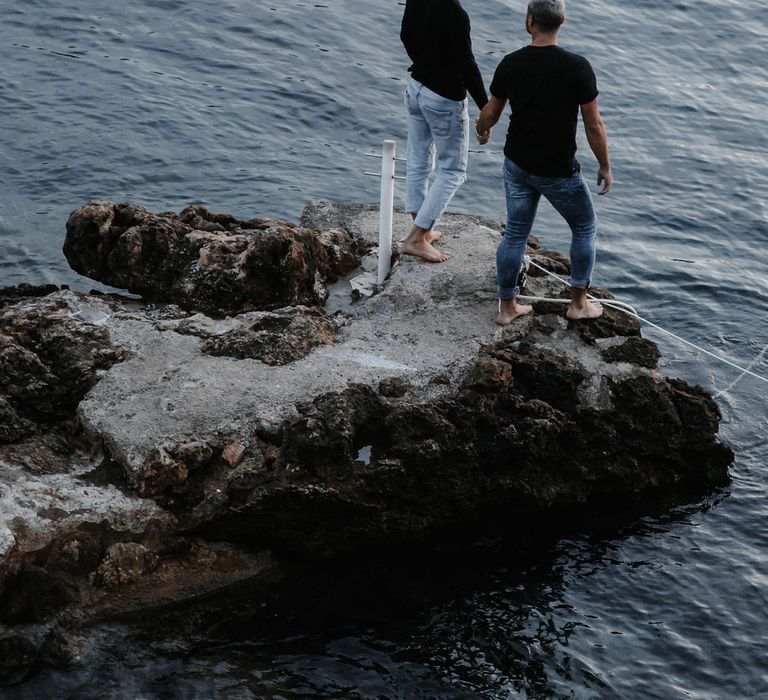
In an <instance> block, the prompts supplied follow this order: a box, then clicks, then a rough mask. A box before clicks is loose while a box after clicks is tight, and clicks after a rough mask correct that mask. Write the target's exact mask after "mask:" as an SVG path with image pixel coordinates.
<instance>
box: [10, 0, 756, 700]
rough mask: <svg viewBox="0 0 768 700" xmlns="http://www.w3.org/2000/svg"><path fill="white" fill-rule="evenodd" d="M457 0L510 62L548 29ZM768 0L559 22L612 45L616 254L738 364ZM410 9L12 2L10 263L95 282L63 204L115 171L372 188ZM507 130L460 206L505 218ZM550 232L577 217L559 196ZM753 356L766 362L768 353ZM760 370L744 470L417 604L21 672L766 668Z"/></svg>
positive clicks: (428, 683)
mask: <svg viewBox="0 0 768 700" xmlns="http://www.w3.org/2000/svg"><path fill="white" fill-rule="evenodd" d="M464 5H465V7H466V8H467V10H468V11H469V12H470V14H471V16H472V20H473V32H474V33H473V36H474V45H475V52H476V55H477V58H478V62H479V64H480V66H481V69H482V70H483V72H484V74H485V76H486V78H487V80H490V76H491V73H492V70H493V68H494V67H495V65H496V64H497V62H498V61H499V60H500V58H501V57H502V56H503V55H504V54H505V53H506V52H508V51H510V50H513V49H515V48H518V47H519V46H520V45H522V44H523V43H525V42H526V36H525V35H524V32H523V30H522V27H523V17H522V14H523V6H524V3H523V2H509V1H507V2H500V1H498V0H483V1H482V2H480V0H465V2H464ZM767 8H768V6H766V5H765V4H764V3H762V2H760V1H759V0H732V1H730V2H727V3H724V2H714V1H712V0H700V1H698V2H693V0H679V1H677V2H671V3H668V2H660V1H659V0H637V1H636V2H633V3H626V2H619V1H618V0H588V1H585V2H576V0H573V1H572V2H571V6H570V7H569V18H568V21H567V23H566V25H565V27H564V29H563V33H562V37H561V44H562V45H563V46H565V47H567V48H571V49H573V50H576V51H578V52H580V53H583V54H585V55H587V56H588V57H589V58H590V59H591V61H592V63H593V65H594V67H595V70H596V72H597V75H598V82H599V87H600V89H601V96H600V104H601V109H602V112H603V116H604V119H605V121H606V124H607V128H608V132H609V138H610V145H611V156H612V162H613V167H614V171H615V175H616V186H615V190H614V191H613V192H611V194H610V195H609V196H608V197H605V198H600V201H599V210H598V211H599V216H600V221H601V241H600V246H599V253H598V267H597V276H596V279H595V283H596V284H598V285H600V286H605V287H608V288H610V289H611V290H613V291H614V292H616V293H617V295H618V296H619V298H622V299H624V300H625V301H627V302H630V303H632V304H634V305H635V306H637V307H638V308H639V310H640V312H641V313H642V314H643V315H645V316H647V317H648V318H650V319H652V320H653V321H655V322H656V323H659V324H661V325H662V326H663V327H665V328H668V329H671V330H674V331H675V332H676V333H678V334H680V335H681V336H684V337H685V338H687V339H689V340H691V341H693V342H695V343H697V344H699V345H702V346H705V347H707V348H710V349H712V350H714V351H716V352H719V353H723V354H725V355H726V356H728V357H730V358H731V359H732V360H733V361H735V362H737V363H741V364H746V363H748V362H750V361H751V360H752V359H753V358H755V357H756V356H757V355H758V353H760V351H761V350H762V349H763V348H764V347H765V346H766V344H767V343H768V322H767V320H766V319H768V282H767V281H766V269H767V267H768V208H767V205H766V204H765V201H766V194H767V192H766V189H767V187H768V185H767V184H766V183H768V9H767ZM401 12H402V5H400V4H398V3H394V2H374V1H373V0H330V1H328V2H326V3H311V2H296V1H295V0H281V2H279V3H278V2H271V3H270V2H262V1H261V0H220V2H218V3H210V2H202V1H201V0H186V1H184V2H182V1H180V0H179V1H176V0H135V1H134V2H131V3H113V2H109V3H105V2H96V0H82V1H79V2H78V1H77V0H73V1H72V2H68V3H66V4H64V3H60V2H54V1H53V0H24V2H15V3H11V2H10V0H7V1H4V2H2V22H0V286H4V285H6V284H14V283H18V282H21V281H28V282H43V281H51V282H55V283H69V284H71V285H73V286H74V287H76V288H78V289H89V288H91V287H92V286H93V284H91V283H90V282H89V281H88V280H84V279H82V278H79V277H78V276H77V275H75V274H74V273H72V272H71V271H69V269H68V267H67V265H66V262H65V261H64V258H63V256H62V254H61V252H60V250H61V244H62V241H63V232H64V223H65V221H66V218H67V215H68V213H69V212H70V211H71V210H72V209H73V208H75V207H77V206H79V205H81V204H82V203H84V202H85V201H87V200H90V199H93V198H103V199H109V200H125V199H130V200H133V201H136V202H138V203H140V204H143V205H144V206H146V207H148V208H150V209H153V210H167V209H176V210H178V209H181V208H182V207H184V206H186V205H188V204H189V203H190V202H201V203H203V204H205V205H207V206H209V207H211V208H212V209H214V210H217V211H231V212H232V213H234V214H236V215H239V216H242V217H250V216H278V217H284V218H288V219H294V220H295V219H297V218H298V216H299V215H300V212H301V209H302V207H303V206H304V204H305V202H306V201H307V200H310V199H332V200H343V201H363V202H368V201H374V200H376V198H377V193H378V183H377V181H376V180H375V179H373V178H366V177H364V176H362V175H361V172H362V171H363V170H365V169H371V163H372V161H370V160H369V159H367V158H365V157H364V155H363V154H364V153H366V152H368V151H370V150H374V149H376V148H377V147H378V145H379V144H380V142H381V141H382V140H383V139H384V138H395V139H397V140H398V143H399V144H400V146H401V147H402V146H403V145H404V136H405V120H404V117H403V113H402V109H401V92H402V89H403V85H404V82H403V80H404V76H405V67H406V61H405V57H404V53H403V51H402V50H401V47H400V45H399V41H398V36H397V35H398V29H399V21H400V15H401ZM501 131H502V129H499V130H498V132H497V133H496V134H495V135H494V140H493V142H492V145H491V146H490V147H489V148H487V149H485V150H482V151H480V149H479V148H478V149H477V152H473V154H472V157H471V163H470V173H469V174H470V179H469V180H468V182H467V183H466V184H465V185H464V186H463V188H462V189H461V191H460V193H459V194H458V196H457V197H456V198H455V200H454V202H453V208H454V209H457V210H464V211H470V212H473V213H476V214H480V215H485V216H490V217H495V218H498V219H501V218H502V217H503V206H504V203H503V193H502V188H501V183H500V174H499V173H500V163H501V155H500V145H501V143H502V140H503V139H502V134H501ZM580 144H581V149H582V151H583V153H582V162H583V165H584V170H585V172H586V174H587V175H588V176H589V177H590V178H593V177H594V173H595V166H594V163H593V162H592V161H591V157H590V156H589V155H588V149H586V142H585V140H584V139H583V137H582V136H580ZM473 150H474V149H473ZM373 162H374V163H375V161H373ZM374 169H375V168H374ZM536 233H537V234H538V235H539V236H540V237H541V238H542V240H543V243H544V244H545V245H546V246H547V247H556V248H560V249H565V248H566V246H567V241H568V233H567V230H565V228H564V226H563V224H562V222H560V221H559V219H558V217H557V216H556V215H555V214H554V213H553V212H552V211H551V210H548V209H544V208H542V210H541V211H540V215H539V219H538V222H537V231H536ZM647 335H648V336H649V337H651V338H652V339H654V340H656V341H658V342H660V343H661V346H662V350H663V352H664V360H663V362H664V367H665V369H666V371H667V372H668V373H669V374H671V375H673V376H679V377H682V378H684V379H686V380H687V381H690V382H693V383H699V384H702V385H703V386H705V387H707V388H709V389H710V390H712V391H718V390H721V389H723V388H725V387H727V386H728V385H729V384H731V383H732V382H733V381H734V380H735V379H736V378H737V376H738V372H737V371H735V370H733V369H731V368H728V367H726V366H724V365H721V364H719V363H717V362H716V361H713V360H711V358H708V357H707V356H706V355H704V354H702V353H700V352H697V351H694V350H690V349H689V348H685V347H684V346H681V345H679V344H676V343H675V342H674V341H671V340H669V339H667V338H665V337H664V336H663V335H661V334H659V333H657V332H656V331H652V330H651V331H648V332H647ZM753 370H754V371H756V372H758V373H760V374H763V375H766V374H768V359H766V358H765V356H764V357H763V359H761V360H760V361H759V362H757V363H756V364H755V365H754V366H753ZM767 395H768V392H767V391H766V384H765V383H762V382H759V381H758V380H756V379H752V378H749V377H746V378H744V379H743V380H742V381H740V382H739V383H738V384H737V385H736V386H735V387H733V388H732V389H730V390H729V391H728V392H727V393H725V394H723V395H722V396H721V397H720V399H719V401H720V403H721V406H722V409H723V414H724V420H723V425H722V435H723V437H724V439H725V440H727V441H728V442H729V443H730V444H731V446H732V447H733V448H734V450H735V452H736V462H735V464H734V465H733V470H732V477H733V479H732V483H731V484H730V486H728V487H727V488H726V489H724V490H723V491H721V492H718V493H716V494H710V495H708V496H707V497H701V498H698V499H693V501H692V502H690V501H689V502H687V503H684V504H678V505H670V506H668V507H664V508H661V509H657V510H655V511H653V512H655V514H654V515H647V514H646V515H644V516H642V517H637V518H634V519H632V520H631V522H629V523H625V524H623V525H622V526H621V527H615V528H608V529H606V528H602V529H598V531H597V532H596V531H595V530H594V529H592V528H588V527H586V525H585V528H584V530H583V531H579V530H578V528H577V531H576V532H575V533H573V534H570V535H568V536H564V537H561V538H560V539H558V540H556V541H554V542H550V543H549V544H547V545H546V547H543V548H542V551H541V553H540V557H538V558H536V557H535V556H534V557H533V559H532V560H528V562H527V563H526V564H525V565H521V564H520V561H519V560H518V559H517V558H515V557H506V556H505V555H503V554H500V555H499V557H498V561H497V562H496V565H495V566H488V565H487V562H486V563H485V564H484V565H483V566H480V567H478V569H477V571H476V572H474V573H473V575H472V576H470V577H468V578H467V576H466V572H465V574H464V575H463V577H462V582H461V585H459V586H458V587H457V589H456V590H454V589H453V588H452V587H451V586H449V585H448V582H444V583H441V582H440V580H435V581H433V582H432V589H433V592H434V596H433V597H432V598H429V597H427V599H426V601H425V602H424V603H423V604H422V605H421V606H414V609H412V610H411V611H410V612H409V614H408V615H406V616H404V617H402V618H400V619H398V620H396V622H395V623H392V624H388V623H386V622H384V621H382V620H380V619H377V618H376V617H375V616H373V617H372V618H371V619H370V620H365V619H362V620H361V619H357V620H356V621H354V622H347V621H343V622H342V623H340V624H338V625H334V624H329V625H326V626H325V627H324V628H322V629H318V628H317V626H314V625H308V626H307V627H306V628H302V625H301V619H299V620H298V621H295V622H294V624H293V625H292V628H291V630H290V633H289V632H288V631H286V633H285V635H284V636H282V637H281V635H280V634H279V628H278V630H277V632H276V631H275V630H272V632H271V633H270V634H269V635H264V634H260V632H259V630H260V628H259V627H258V626H254V628H253V631H252V634H248V633H244V632H243V629H242V628H241V629H238V631H237V633H236V634H234V635H233V638H232V639H231V640H226V639H224V640H221V639H219V640H218V641H217V642H216V643H209V644H202V645H199V646H197V647H195V648H194V649H191V650H190V649H189V648H187V647H184V650H183V653H176V652H174V647H173V643H172V642H170V641H167V642H165V643H164V645H163V644H160V645H159V646H157V645H156V646H154V647H151V648H143V647H141V646H140V645H130V644H128V645H127V649H128V651H126V650H125V649H123V651H122V653H120V654H116V655H115V656H109V655H102V656H99V654H98V652H97V651H94V652H93V653H92V654H91V655H90V656H88V657H87V659H86V660H87V663H86V664H84V666H83V667H82V668H80V669H75V670H73V671H69V672H65V673H59V674H56V673H52V672H47V673H45V674H42V675H40V676H38V677H37V678H35V679H33V680H32V681H30V682H29V683H28V684H27V685H26V686H25V687H24V688H22V689H19V690H16V691H11V690H5V691H0V692H4V693H6V694H7V695H8V697H35V698H37V697H57V695H58V696H62V697H64V696H67V697H119V698H123V697H125V698H138V697H147V698H154V697H183V698H198V697H199V698H207V697H227V698H229V697H231V698H261V697H276V698H278V697H281V698H282V697H285V698H288V697H291V698H293V697H344V698H347V697H349V698H354V697H359V698H378V697H390V698H394V697H402V698H411V697H436V698H443V697H445V698H450V697H457V698H458V697H461V698H465V697H466V698H517V697H520V698H524V697H536V698H538V697H557V698H559V697H575V698H659V699H664V700H668V699H674V698H696V699H697V700H698V699H702V698H755V697H760V696H761V695H763V696H765V697H768V671H766V668H768V664H766V662H765V660H766V659H767V658H768V625H767V622H768V620H767V616H766V610H768V526H767V525H766V511H767V506H768V498H767V497H766V480H767V479H768V437H767V435H768V416H767V415H766V396H767ZM649 512H651V511H649ZM445 578H450V576H446V577H445ZM372 607H375V605H372ZM182 646H184V645H182ZM97 647H98V645H97ZM177 651H178V650H177ZM105 654H106V652H105Z"/></svg>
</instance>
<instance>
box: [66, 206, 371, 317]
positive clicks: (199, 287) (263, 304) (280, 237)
mask: <svg viewBox="0 0 768 700" xmlns="http://www.w3.org/2000/svg"><path fill="white" fill-rule="evenodd" d="M64 254H65V255H66V257H67V260H68V261H69V264H70V265H71V266H72V268H73V269H74V270H75V271H77V272H79V273H80V274H83V275H85V276H87V277H90V278H92V279H95V280H98V281H100V282H104V283H105V284H109V285H112V286H114V287H121V288H123V289H127V290H129V291H130V292H133V293H135V294H140V295H142V296H143V297H144V298H146V299H148V300H156V301H166V302H174V303H176V304H178V305H179V306H181V307H183V308H185V309H197V310H200V311H204V312H206V313H210V314H214V315H216V314H219V315H223V314H231V313H237V312H242V311H249V310H258V309H275V308H280V307H283V306H287V305H291V304H305V305H313V304H319V303H322V302H323V301H324V299H325V296H326V290H325V284H326V281H327V280H334V279H336V278H337V277H338V276H340V275H343V274H346V273H347V272H349V271H350V270H351V269H353V268H354V267H356V266H357V264H358V262H359V259H360V251H359V250H358V246H357V244H356V242H355V240H354V239H353V238H352V237H351V236H350V234H349V233H348V232H347V231H344V230H341V229H333V230H329V231H323V232H322V233H320V232H318V231H316V230H311V229H307V228H301V227H298V226H295V225H294V224H290V223H287V222H281V221H273V220H268V219H251V220H248V221H239V220H237V219H235V218H234V217H232V216H229V215H226V214H211V213H210V212H208V211H207V210H205V209H204V208H203V207H199V206H194V207H191V208H189V209H186V210H184V211H183V212H181V214H179V215H178V216H177V215H175V214H151V213H150V212H148V211H147V210H145V209H142V208H141V207H138V206H134V205H131V204H110V203H106V202H93V203H90V204H88V205H86V206H84V207H81V208H80V209H77V210H75V211H74V212H73V213H72V215H71V216H70V218H69V221H68V222H67V237H66V241H65V243H64Z"/></svg>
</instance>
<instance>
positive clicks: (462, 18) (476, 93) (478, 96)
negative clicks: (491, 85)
mask: <svg viewBox="0 0 768 700" xmlns="http://www.w3.org/2000/svg"><path fill="white" fill-rule="evenodd" d="M450 22H451V25H452V31H451V32H450V33H451V35H452V36H451V38H450V39H449V41H450V46H451V47H452V48H453V51H454V56H455V60H456V63H457V65H458V67H459V72H460V73H461V78H462V80H463V81H464V86H465V87H466V88H467V92H468V93H469V94H470V95H471V96H472V99H473V100H474V101H475V104H476V105H477V107H478V109H482V108H483V107H485V104H486V102H488V93H486V91H485V85H484V83H483V76H482V75H481V74H480V69H479V68H478V67H477V61H475V54H474V53H472V39H471V37H470V33H471V25H470V22H469V15H468V14H467V13H466V12H465V11H464V10H461V11H460V12H459V13H458V14H457V15H456V16H454V17H452V18H451V19H450Z"/></svg>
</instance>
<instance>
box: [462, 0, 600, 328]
mask: <svg viewBox="0 0 768 700" xmlns="http://www.w3.org/2000/svg"><path fill="white" fill-rule="evenodd" d="M564 21H565V3H564V2H563V0H531V2H530V3H529V4H528V11H527V13H526V18H525V28H526V30H527V31H528V33H529V34H530V35H531V43H530V45H528V46H525V47H523V48H522V49H520V50H518V51H515V52H514V53H511V54H509V55H507V56H505V57H504V59H503V60H502V61H501V63H500V64H499V66H498V68H497V69H496V73H495V75H494V78H493V82H492V83H491V98H490V100H489V102H488V104H487V105H486V106H485V108H484V109H483V111H482V112H481V114H480V118H479V119H478V121H477V123H476V125H475V129H476V130H477V134H478V138H479V139H480V140H481V142H482V140H483V138H484V137H487V135H488V133H489V130H490V129H491V128H492V127H493V126H494V125H495V124H496V123H497V122H498V120H499V118H500V117H501V114H502V112H503V111H504V108H505V106H506V104H507V102H509V104H510V107H511V109H512V114H511V115H510V117H509V129H508V131H507V140H506V144H505V146H504V155H505V159H504V190H505V194H506V199H507V224H506V228H505V230H504V237H503V238H502V241H501V243H500V244H499V247H498V248H497V250H496V276H497V286H498V296H499V314H498V316H497V318H496V323H498V324H499V325H502V326H506V325H508V324H510V323H512V321H514V320H515V319H516V318H517V317H518V316H522V315H524V314H528V313H530V312H531V307H530V306H526V305H524V304H520V303H518V302H517V300H516V298H515V297H516V296H517V295H518V293H519V291H520V290H519V288H518V286H517V281H518V277H519V274H520V268H521V266H522V263H523V257H524V255H525V246H526V243H527V241H528V236H529V234H530V233H531V229H532V228H533V221H534V218H535V216H536V209H537V207H538V204H539V200H540V199H541V196H542V195H544V197H546V199H547V200H549V202H550V203H551V204H552V206H553V207H554V208H555V209H556V210H557V211H558V212H559V213H560V215H561V216H562V217H563V218H564V219H565V220H566V222H567V223H568V225H569V226H570V229H571V249H570V253H571V280H570V283H571V303H570V305H569V306H568V310H567V311H566V316H567V317H568V318H569V319H572V320H578V319H590V318H597V317H598V316H600V315H601V314H602V313H603V309H602V306H600V304H599V303H596V302H589V301H588V300H587V291H588V289H589V285H590V278H591V275H592V268H593V266H594V262H595V234H596V217H595V208H594V204H593V202H592V195H591V194H590V192H589V190H588V189H587V187H586V185H585V184H584V180H583V179H582V177H581V172H580V170H581V168H580V166H579V162H578V161H577V160H576V157H575V156H576V123H577V120H578V113H579V110H581V116H582V120H583V122H584V129H585V131H586V134H587V142H588V143H589V147H590V149H591V150H592V152H593V153H594V155H595V157H596V158H597V162H598V171H597V184H598V186H599V187H601V189H600V191H599V192H598V195H604V194H607V193H608V192H609V190H610V189H611V186H612V185H613V174H612V173H611V164H610V161H609V160H608V137H607V135H606V132H605V125H604V124H603V120H602V119H601V117H600V111H599V110H598V107H597V95H598V90H597V81H596V79H595V74H594V71H593V70H592V66H591V65H590V64H589V61H587V59H586V58H584V57H583V56H579V55H578V54H575V53H571V52H570V51H565V50H564V49H561V48H560V47H559V46H558V45H557V40H558V34H559V31H560V26H561V25H562V24H563V22H564Z"/></svg>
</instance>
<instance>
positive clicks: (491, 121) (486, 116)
mask: <svg viewBox="0 0 768 700" xmlns="http://www.w3.org/2000/svg"><path fill="white" fill-rule="evenodd" d="M506 103H507V101H506V100H500V99H499V98H498V97H493V96H492V97H491V99H490V101H489V102H488V104H487V105H485V107H483V111H482V112H480V118H479V119H478V120H477V124H476V125H475V129H476V130H477V133H478V134H484V133H485V132H486V131H488V130H489V129H492V128H493V127H494V126H496V124H497V123H498V121H499V119H500V118H501V115H502V112H503V111H504V106H505V105H506Z"/></svg>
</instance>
